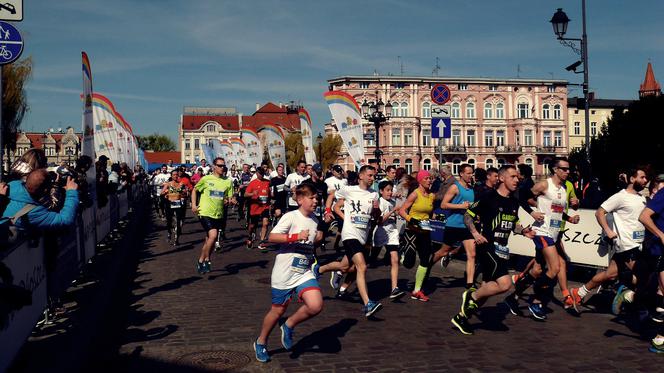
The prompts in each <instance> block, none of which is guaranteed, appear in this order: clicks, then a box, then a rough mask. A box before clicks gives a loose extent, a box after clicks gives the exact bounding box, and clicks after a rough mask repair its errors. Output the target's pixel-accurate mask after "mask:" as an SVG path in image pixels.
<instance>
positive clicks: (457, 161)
mask: <svg viewBox="0 0 664 373" xmlns="http://www.w3.org/2000/svg"><path fill="white" fill-rule="evenodd" d="M459 166H461V160H460V159H459V158H457V159H455V160H454V161H452V173H453V174H454V175H458V174H459Z"/></svg>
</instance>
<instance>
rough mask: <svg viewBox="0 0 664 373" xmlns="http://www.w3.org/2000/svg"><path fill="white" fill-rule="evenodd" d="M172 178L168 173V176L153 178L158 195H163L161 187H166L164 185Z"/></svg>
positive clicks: (153, 184) (160, 175)
mask: <svg viewBox="0 0 664 373" xmlns="http://www.w3.org/2000/svg"><path fill="white" fill-rule="evenodd" d="M170 178H171V174H169V173H166V174H163V173H162V174H159V175H157V176H155V177H154V178H152V187H153V190H154V191H155V193H156V194H160V193H161V186H162V185H164V183H165V182H167V181H168V179H170ZM109 179H110V176H109ZM157 191H158V192H157Z"/></svg>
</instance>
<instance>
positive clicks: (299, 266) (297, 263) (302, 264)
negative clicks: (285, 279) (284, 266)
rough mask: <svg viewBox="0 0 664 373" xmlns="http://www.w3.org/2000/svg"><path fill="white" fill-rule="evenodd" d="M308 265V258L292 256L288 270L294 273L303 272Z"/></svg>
mask: <svg viewBox="0 0 664 373" xmlns="http://www.w3.org/2000/svg"><path fill="white" fill-rule="evenodd" d="M309 267H310V264H309V259H308V258H298V257H295V258H293V262H292V263H291V267H290V270H291V272H295V273H300V274H301V273H304V272H306V271H307V270H308V269H309Z"/></svg>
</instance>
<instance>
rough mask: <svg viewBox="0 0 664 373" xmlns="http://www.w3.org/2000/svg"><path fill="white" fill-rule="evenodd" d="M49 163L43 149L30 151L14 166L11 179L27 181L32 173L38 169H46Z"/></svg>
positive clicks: (10, 175) (10, 171)
mask: <svg viewBox="0 0 664 373" xmlns="http://www.w3.org/2000/svg"><path fill="white" fill-rule="evenodd" d="M47 163H48V162H47V159H46V154H45V153H44V151H43V150H42V149H37V148H32V149H28V150H27V151H26V152H25V153H23V155H22V156H21V157H20V158H19V159H17V160H16V161H15V162H14V163H13V164H12V166H11V168H10V170H9V179H10V180H22V181H25V178H26V177H27V176H28V174H29V173H30V172H32V171H33V170H36V169H38V168H46V164H47Z"/></svg>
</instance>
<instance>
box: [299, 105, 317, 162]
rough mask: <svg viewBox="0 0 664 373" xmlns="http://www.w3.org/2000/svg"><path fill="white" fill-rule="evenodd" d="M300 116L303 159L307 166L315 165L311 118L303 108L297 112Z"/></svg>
mask: <svg viewBox="0 0 664 373" xmlns="http://www.w3.org/2000/svg"><path fill="white" fill-rule="evenodd" d="M298 114H299V115H300V128H301V130H302V144H303V145H304V158H305V160H306V161H307V163H308V164H314V163H316V152H314V140H313V135H312V129H311V117H310V116H309V112H307V110H305V109H304V108H301V109H300V110H298Z"/></svg>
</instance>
